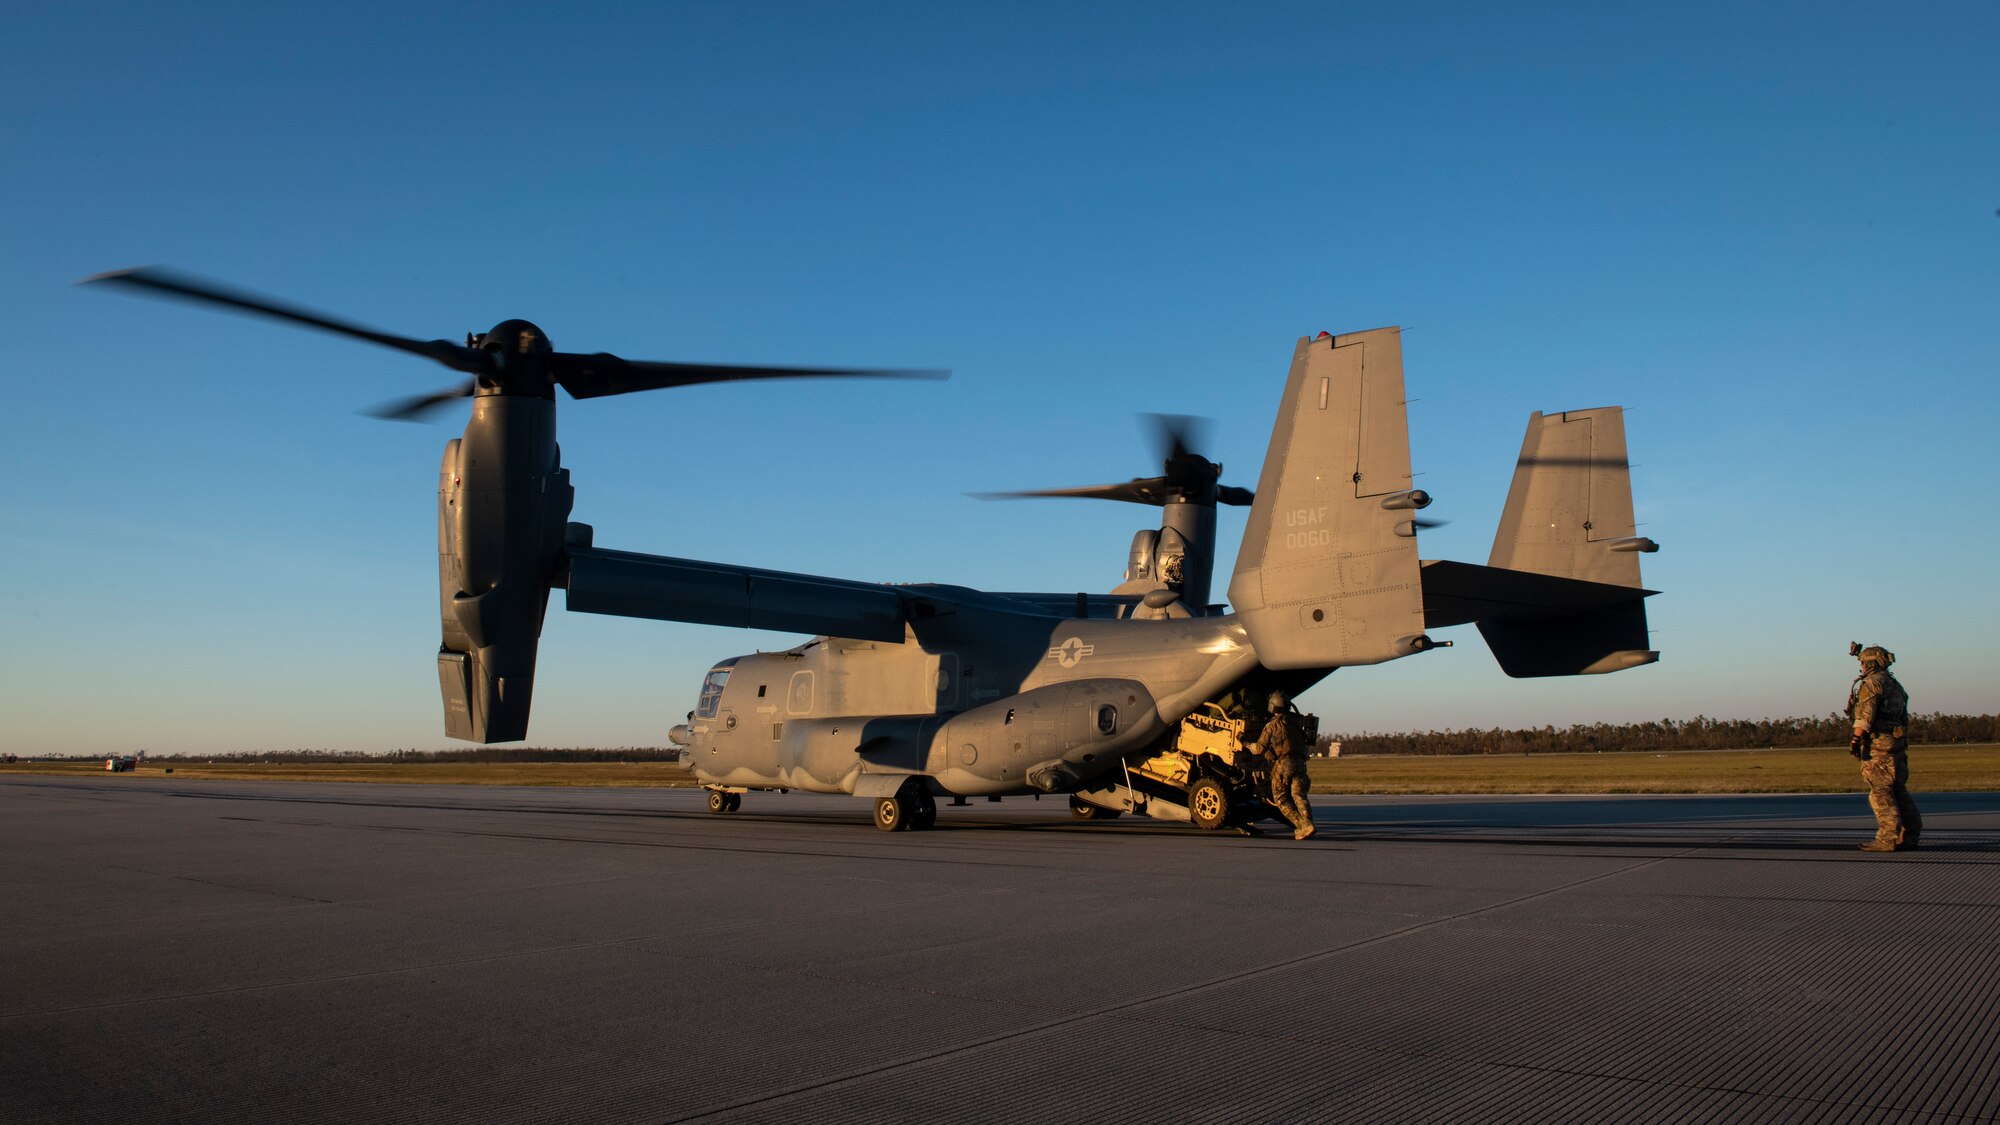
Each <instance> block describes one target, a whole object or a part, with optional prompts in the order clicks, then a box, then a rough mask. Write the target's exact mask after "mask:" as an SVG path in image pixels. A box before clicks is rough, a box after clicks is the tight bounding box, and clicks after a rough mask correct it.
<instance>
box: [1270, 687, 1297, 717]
mask: <svg viewBox="0 0 2000 1125" xmlns="http://www.w3.org/2000/svg"><path fill="white" fill-rule="evenodd" d="M1264 702H1265V703H1266V704H1268V705H1269V706H1270V708H1271V713H1272V714H1273V715H1275V714H1277V713H1278V712H1280V711H1283V710H1284V709H1285V708H1286V707H1287V706H1289V705H1290V704H1291V702H1292V701H1291V700H1289V699H1286V698H1285V693H1284V692H1282V691H1274V692H1272V693H1271V698H1269V699H1267V700H1265V701H1264Z"/></svg>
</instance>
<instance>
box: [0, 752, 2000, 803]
mask: <svg viewBox="0 0 2000 1125" xmlns="http://www.w3.org/2000/svg"><path fill="white" fill-rule="evenodd" d="M170 768H171V769H172V770H173V771H174V772H173V775H172V776H173V778H174V780H177V781H199V780H207V779H213V780H221V781H360V782H396V783H399V784H411V783H431V784H440V785H540V786H565V785H579V786H612V787H631V788H679V787H687V786H690V785H693V784H694V782H693V780H692V779H691V778H690V777H689V776H688V775H687V774H686V773H685V772H683V771H682V770H681V768H680V767H679V766H677V765H672V764H669V763H665V762H633V763H618V762H587V763H569V762H520V763H478V762H355V763H332V762H329V763H302V764H279V763H268V762H216V763H212V764H203V763H198V762H188V761H161V760H155V761H153V762H149V763H147V764H146V765H144V766H141V767H140V768H139V770H138V771H137V772H135V773H130V774H125V773H119V774H113V773H107V772H105V769H104V761H103V759H101V758H92V759H76V760H70V761H60V762H15V763H11V764H0V777H5V776H8V775H10V774H58V775H66V776H75V777H100V778H103V779H104V780H105V782H106V783H107V784H144V783H145V782H147V781H148V780H156V779H160V778H163V777H166V776H167V774H166V770H167V769H170ZM1312 779H1313V791H1314V792H1317V793H1858V792H1860V791H1861V790H1862V789H1863V788H1864V786H1863V785H1862V783H1861V770H1860V763H1858V762H1856V761H1855V760H1854V759H1852V758H1850V757H1848V756H1847V753H1846V751H1845V750H1844V749H1824V750H1715V751H1702V752H1683V753H1671V754H1644V753H1640V754H1535V755H1518V756H1505V757H1503V756H1500V755H1461V756H1450V757H1438V756H1416V755H1407V756H1406V755H1367V756H1360V757H1350V758H1333V759H1319V760H1315V761H1314V762H1313V763H1312ZM1910 789H1911V790H1912V791H1913V792H1917V793H1925V792H1931V793H1945V792H1964V791H1973V790H1978V791H1984V790H2000V745H1992V744H1987V745H1975V746H1918V747H1916V748H1914V749H1912V750H1911V751H1910Z"/></svg>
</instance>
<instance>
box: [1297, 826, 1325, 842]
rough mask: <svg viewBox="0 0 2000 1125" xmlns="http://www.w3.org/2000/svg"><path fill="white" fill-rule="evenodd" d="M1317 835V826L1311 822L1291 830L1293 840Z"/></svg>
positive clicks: (1306, 838) (1307, 838) (1308, 838)
mask: <svg viewBox="0 0 2000 1125" xmlns="http://www.w3.org/2000/svg"><path fill="white" fill-rule="evenodd" d="M1317 835H1319V827H1318V826H1317V825H1312V824H1307V825H1302V826H1300V827H1299V828H1296V829H1294V830H1293V831H1292V839H1294V840H1310V839H1312V838H1313V837H1314V836H1317Z"/></svg>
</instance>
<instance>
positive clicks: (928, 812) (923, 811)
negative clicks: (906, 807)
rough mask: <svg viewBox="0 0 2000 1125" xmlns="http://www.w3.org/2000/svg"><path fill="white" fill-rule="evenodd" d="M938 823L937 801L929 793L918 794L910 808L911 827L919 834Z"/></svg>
mask: <svg viewBox="0 0 2000 1125" xmlns="http://www.w3.org/2000/svg"><path fill="white" fill-rule="evenodd" d="M936 823H937V799H936V798H934V797H932V796H931V795H930V794H929V793H927V792H919V793H917V794H916V800H915V801H914V802H912V804H911V806H910V827H911V828H913V829H915V830H916V831H918V832H922V831H923V830H924V829H926V828H929V827H930V826H932V825H934V824H936Z"/></svg>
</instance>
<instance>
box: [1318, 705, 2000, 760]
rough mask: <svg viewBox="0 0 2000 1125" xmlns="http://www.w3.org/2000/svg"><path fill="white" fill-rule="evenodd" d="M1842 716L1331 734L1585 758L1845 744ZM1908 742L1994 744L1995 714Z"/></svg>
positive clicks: (1352, 742)
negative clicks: (1617, 753)
mask: <svg viewBox="0 0 2000 1125" xmlns="http://www.w3.org/2000/svg"><path fill="white" fill-rule="evenodd" d="M1848 731H1849V728H1848V725H1847V716H1846V715H1844V714H1839V713H1835V714H1831V715H1828V716H1826V717H1825V718H1822V719H1711V718H1709V717H1708V716H1706V715H1696V716H1695V717H1694V718H1692V719H1660V720H1658V721H1656V722H1650V723H1579V724H1577V725H1576V726H1572V727H1566V728H1564V729H1561V730H1558V729H1556V728H1555V727H1541V728H1539V729H1528V730H1500V729H1498V728H1493V729H1489V730H1474V729H1468V730H1430V731H1414V732H1409V733H1403V734H1373V733H1363V734H1334V735H1325V736H1322V738H1321V741H1322V742H1326V741H1333V742H1338V743H1340V752H1341V754H1342V755H1343V756H1345V755H1348V754H1589V753H1593V752H1600V751H1601V752H1607V753H1608V752H1613V751H1620V750H1631V751H1640V750H1654V751H1659V750H1761V749H1777V748H1800V747H1811V746H1845V745H1846V744H1847V739H1848ZM1910 741H1911V743H1913V744H1915V743H1949V742H2000V715H1917V716H1914V717H1913V718H1912V719H1911V720H1910Z"/></svg>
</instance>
